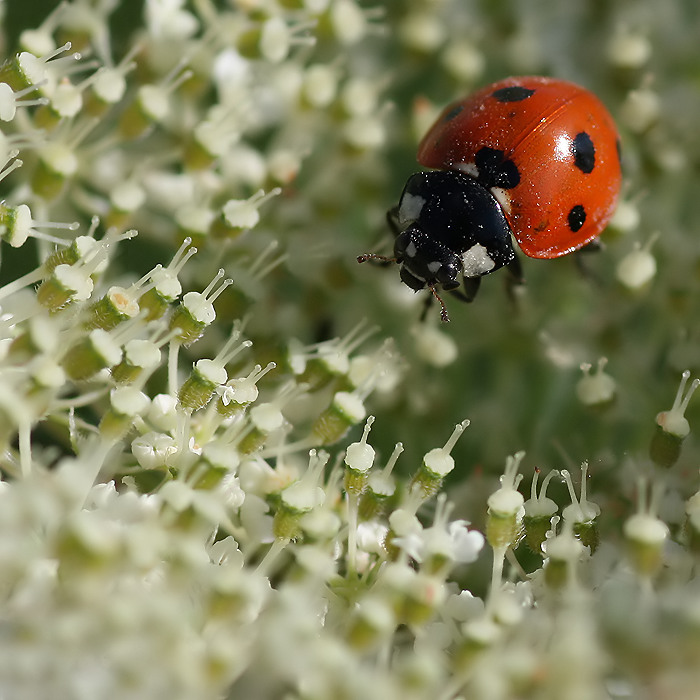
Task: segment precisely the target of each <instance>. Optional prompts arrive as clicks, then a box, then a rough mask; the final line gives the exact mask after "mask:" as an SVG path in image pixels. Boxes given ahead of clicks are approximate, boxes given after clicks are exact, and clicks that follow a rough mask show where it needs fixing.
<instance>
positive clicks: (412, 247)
mask: <svg viewBox="0 0 700 700" xmlns="http://www.w3.org/2000/svg"><path fill="white" fill-rule="evenodd" d="M417 252H418V250H417V248H416V244H415V243H414V242H413V241H409V243H408V245H407V246H406V257H407V258H414V257H415V256H416V253H417Z"/></svg>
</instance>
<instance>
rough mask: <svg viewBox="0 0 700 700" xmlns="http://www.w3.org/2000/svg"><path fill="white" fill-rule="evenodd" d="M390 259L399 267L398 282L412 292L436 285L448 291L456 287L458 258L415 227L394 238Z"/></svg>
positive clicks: (458, 269) (460, 270)
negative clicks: (391, 257)
mask: <svg viewBox="0 0 700 700" xmlns="http://www.w3.org/2000/svg"><path fill="white" fill-rule="evenodd" d="M394 256H395V258H396V262H397V263H399V264H400V265H401V270H400V275H401V281H402V282H403V283H404V284H406V285H407V286H408V287H410V288H411V289H413V290H415V291H419V290H421V289H425V288H426V287H435V286H438V285H439V286H440V287H442V289H444V290H445V291H449V290H450V289H456V288H457V287H459V285H460V281H459V279H458V278H459V275H460V274H461V272H462V261H461V260H460V258H459V256H458V255H456V254H455V253H454V252H452V251H451V250H449V249H448V248H447V247H446V246H444V245H443V244H442V243H440V241H438V240H436V239H435V238H433V237H432V236H430V235H429V234H427V233H426V232H425V231H423V230H422V229H420V228H419V227H418V225H416V224H412V225H411V226H409V227H408V228H407V229H406V230H404V231H402V232H401V233H399V235H398V236H397V237H396V240H395V241H394Z"/></svg>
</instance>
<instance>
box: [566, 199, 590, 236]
mask: <svg viewBox="0 0 700 700" xmlns="http://www.w3.org/2000/svg"><path fill="white" fill-rule="evenodd" d="M567 221H568V222H569V228H570V229H571V230H572V231H573V232H574V233H576V231H578V230H579V229H580V228H581V226H583V224H584V223H585V222H586V210H585V209H584V208H583V205H581V204H577V205H576V206H575V207H571V211H570V212H569V216H568V217H567Z"/></svg>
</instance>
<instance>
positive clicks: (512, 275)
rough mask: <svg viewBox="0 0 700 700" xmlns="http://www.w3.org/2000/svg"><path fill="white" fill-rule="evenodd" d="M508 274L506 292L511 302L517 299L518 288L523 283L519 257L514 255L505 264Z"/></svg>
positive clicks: (514, 302)
mask: <svg viewBox="0 0 700 700" xmlns="http://www.w3.org/2000/svg"><path fill="white" fill-rule="evenodd" d="M505 268H506V271H507V272H508V276H507V277H506V293H507V294H508V298H509V299H510V301H511V302H512V303H513V304H516V303H517V301H518V290H519V289H520V288H521V287H523V286H524V285H525V276H524V275H523V268H522V265H521V264H520V258H519V257H518V256H517V255H516V256H515V257H514V258H513V259H512V260H511V261H510V262H509V263H507V264H506V265H505Z"/></svg>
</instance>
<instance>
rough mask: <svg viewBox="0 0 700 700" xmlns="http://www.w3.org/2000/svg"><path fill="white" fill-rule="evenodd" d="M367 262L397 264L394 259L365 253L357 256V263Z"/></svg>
mask: <svg viewBox="0 0 700 700" xmlns="http://www.w3.org/2000/svg"><path fill="white" fill-rule="evenodd" d="M368 260H381V261H382V262H388V263H395V262H398V260H397V259H396V258H388V257H387V256H386V255H377V254H376V253H365V254H364V255H358V256H357V262H359V263H363V262H367V261H368Z"/></svg>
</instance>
